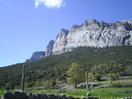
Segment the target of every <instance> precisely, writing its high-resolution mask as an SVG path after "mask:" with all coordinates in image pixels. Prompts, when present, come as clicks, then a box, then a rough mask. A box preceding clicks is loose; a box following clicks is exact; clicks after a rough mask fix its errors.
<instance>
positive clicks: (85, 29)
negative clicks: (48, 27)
mask: <svg viewBox="0 0 132 99" xmlns="http://www.w3.org/2000/svg"><path fill="white" fill-rule="evenodd" d="M52 44H53V43H52ZM52 44H51V45H52ZM122 45H132V20H127V21H117V22H113V23H105V22H98V21H97V20H86V21H85V22H84V23H83V24H81V25H74V26H72V28H71V29H70V30H65V29H62V30H61V32H60V33H59V34H58V36H57V37H56V40H55V41H54V44H53V45H52V47H50V48H49V49H50V50H48V48H47V51H46V53H47V56H48V55H56V54H61V53H64V52H67V51H71V50H72V49H73V48H76V47H80V46H82V47H83V46H89V47H106V46H122ZM49 52H50V54H49ZM51 53H52V54H51Z"/></svg>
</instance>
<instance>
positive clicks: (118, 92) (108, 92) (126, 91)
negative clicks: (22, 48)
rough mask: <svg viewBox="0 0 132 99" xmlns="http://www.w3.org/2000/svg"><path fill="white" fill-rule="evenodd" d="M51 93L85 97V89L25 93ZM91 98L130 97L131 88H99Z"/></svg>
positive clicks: (0, 93)
mask: <svg viewBox="0 0 132 99" xmlns="http://www.w3.org/2000/svg"><path fill="white" fill-rule="evenodd" d="M30 92H32V93H46V94H48V93H52V94H65V95H66V96H74V97H85V96H86V90H85V89H65V90H60V89H57V90H56V89H52V90H32V91H31V90H30V91H29V90H28V91H27V93H30ZM3 94H4V90H0V96H2V95H3ZM91 95H92V96H95V97H102V98H115V97H118V98H122V97H132V87H124V88H99V89H92V92H91Z"/></svg>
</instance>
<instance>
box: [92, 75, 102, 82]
mask: <svg viewBox="0 0 132 99" xmlns="http://www.w3.org/2000/svg"><path fill="white" fill-rule="evenodd" d="M94 77H95V79H96V80H97V81H100V80H101V78H102V75H101V74H100V73H95V75H94Z"/></svg>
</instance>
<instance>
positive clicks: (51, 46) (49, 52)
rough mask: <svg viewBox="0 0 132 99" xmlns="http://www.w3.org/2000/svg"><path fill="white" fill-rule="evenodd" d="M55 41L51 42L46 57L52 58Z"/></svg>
mask: <svg viewBox="0 0 132 99" xmlns="http://www.w3.org/2000/svg"><path fill="white" fill-rule="evenodd" d="M53 45H54V41H53V40H51V41H50V42H49V44H48V46H47V48H46V55H45V56H50V55H52V49H53Z"/></svg>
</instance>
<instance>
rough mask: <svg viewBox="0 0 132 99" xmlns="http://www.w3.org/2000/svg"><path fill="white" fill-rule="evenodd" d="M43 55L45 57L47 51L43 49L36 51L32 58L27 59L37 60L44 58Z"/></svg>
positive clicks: (29, 60)
mask: <svg viewBox="0 0 132 99" xmlns="http://www.w3.org/2000/svg"><path fill="white" fill-rule="evenodd" d="M43 57H45V52H43V51H39V52H34V53H33V54H32V57H31V58H30V59H27V60H26V62H32V61H36V60H39V59H42V58H43Z"/></svg>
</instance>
